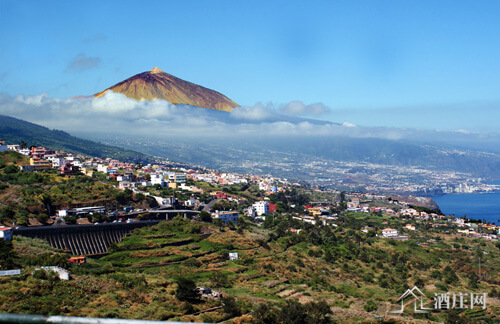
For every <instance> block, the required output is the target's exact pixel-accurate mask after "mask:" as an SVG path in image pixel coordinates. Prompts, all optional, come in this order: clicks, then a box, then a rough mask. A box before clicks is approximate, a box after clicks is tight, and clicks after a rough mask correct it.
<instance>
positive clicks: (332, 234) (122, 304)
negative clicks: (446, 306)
mask: <svg viewBox="0 0 500 324" xmlns="http://www.w3.org/2000/svg"><path fill="white" fill-rule="evenodd" d="M383 222H387V223H389V224H388V225H389V226H394V227H395V228H397V227H398V226H400V224H401V222H400V221H399V220H398V219H395V218H388V217H381V216H377V215H366V214H365V215H360V214H351V215H347V216H345V219H344V220H343V221H341V222H340V224H339V226H338V227H333V226H315V225H311V224H307V223H300V222H296V221H294V220H292V219H291V218H289V217H286V216H280V217H277V218H276V219H275V220H274V221H270V222H268V221H266V224H265V225H264V226H255V225H253V224H251V223H249V222H248V221H243V222H241V223H240V224H239V226H238V227H234V226H228V227H224V226H220V225H219V226H215V225H214V224H208V223H200V222H192V221H189V220H186V219H183V218H181V217H178V218H175V219H174V220H173V221H171V222H162V223H160V224H158V225H155V226H152V227H145V228H141V229H137V230H136V231H134V232H133V233H132V234H131V235H130V236H127V237H125V238H124V240H123V242H122V243H119V244H117V245H114V246H112V251H111V253H109V254H108V255H107V256H104V257H102V258H100V259H96V260H93V259H88V263H87V264H83V265H80V266H76V265H70V264H68V263H67V262H64V258H62V257H61V255H60V254H58V253H54V252H51V251H49V250H47V251H46V252H45V253H42V252H38V254H37V257H33V258H27V257H26V256H27V254H28V253H31V252H29V251H26V250H27V247H26V246H27V245H28V246H30V245H31V246H34V245H37V246H40V247H41V246H42V245H41V243H40V242H33V243H32V244H29V242H26V241H27V239H25V238H16V239H15V240H14V244H13V248H14V251H16V252H17V255H13V254H10V255H11V256H12V257H10V258H9V259H8V260H6V261H5V262H4V263H6V264H5V266H6V267H9V266H11V267H13V266H16V265H18V266H28V265H42V263H44V265H45V264H46V265H55V264H58V265H61V266H64V267H66V268H68V269H69V270H70V272H71V274H72V277H73V279H72V280H71V281H69V282H64V281H57V280H54V279H53V278H51V277H47V276H45V277H43V276H41V275H40V274H33V275H32V276H31V275H29V274H24V275H22V276H19V277H18V278H17V279H15V280H12V279H7V278H0V311H1V312H14V313H31V314H58V315H67V316H91V317H108V318H137V319H154V320H174V321H186V322H190V321H202V322H210V323H216V322H221V321H230V322H233V323H330V322H349V323H350V322H362V321H365V322H366V321H370V320H373V318H379V319H384V320H385V321H386V322H392V323H394V322H401V323H409V322H411V323H424V322H426V323H428V322H429V321H431V322H434V321H435V322H443V321H450V320H452V319H453V318H454V319H455V321H456V320H463V321H467V320H468V321H475V322H478V321H484V322H492V321H493V320H494V319H495V318H498V316H499V315H500V308H499V302H500V300H499V299H498V296H499V294H498V291H499V288H500V287H499V282H498V274H499V271H500V269H499V266H498V263H496V262H494V260H496V259H497V258H498V257H499V253H500V252H499V249H498V247H495V245H494V243H493V242H481V243H480V242H479V241H477V240H475V239H470V238H464V237H461V236H457V235H443V234H440V233H438V232H433V231H431V230H429V231H428V232H427V234H425V235H422V234H420V235H418V234H410V236H411V238H410V240H408V241H406V242H401V241H394V240H388V239H383V238H379V237H376V236H375V232H373V231H369V232H368V233H363V232H361V231H360V225H359V224H361V223H364V224H369V225H371V226H374V227H375V228H380V226H386V225H385V224H383ZM398 224H399V225H398ZM289 228H301V229H302V231H301V232H300V233H299V234H294V233H291V232H290V231H289V230H288V229H289ZM417 240H418V241H420V242H427V243H426V246H421V245H419V244H417V242H416V241H417ZM27 243H28V244H27ZM7 248H8V247H7ZM7 248H6V249H7ZM478 251H484V252H485V254H484V256H482V268H481V270H479V269H478V265H477V262H476V259H477V255H478V254H477V253H478ZM229 252H238V254H239V260H228V253H229ZM47 255H49V256H50V255H52V256H50V257H48V256H47ZM49 263H50V264H49ZM414 285H416V286H418V287H420V289H421V290H422V291H423V292H424V294H425V295H426V296H434V293H443V292H446V291H449V292H453V293H455V292H459V291H460V292H487V293H488V304H487V308H486V309H485V310H483V309H481V308H478V307H475V308H474V309H465V310H459V311H444V310H443V311H435V312H431V313H427V314H415V313H413V310H412V308H413V307H412V306H411V305H410V304H408V307H406V309H405V312H404V313H403V314H402V315H394V314H391V313H390V311H391V310H394V309H396V308H397V307H398V304H397V299H398V297H399V296H400V295H401V294H402V293H403V292H404V291H405V290H406V289H408V288H411V287H413V286H414ZM196 286H201V287H208V288H211V289H215V290H218V291H222V292H223V293H224V297H223V298H222V301H219V299H218V298H215V299H201V298H199V296H198V295H197V294H196V293H194V291H193V290H194V289H193V288H194V287H196ZM20 299H22V300H23V301H24V302H23V303H19V302H15V301H16V300H20ZM429 299H430V300H429V303H431V302H432V299H431V298H429ZM42 301H43V302H42ZM464 323H465V322H464Z"/></svg>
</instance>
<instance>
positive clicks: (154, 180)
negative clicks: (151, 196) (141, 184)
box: [151, 173, 165, 187]
mask: <svg viewBox="0 0 500 324" xmlns="http://www.w3.org/2000/svg"><path fill="white" fill-rule="evenodd" d="M151 185H153V186H156V185H160V186H162V187H165V179H164V178H163V175H161V174H159V173H152V174H151Z"/></svg>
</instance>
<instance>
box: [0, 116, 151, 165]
mask: <svg viewBox="0 0 500 324" xmlns="http://www.w3.org/2000/svg"><path fill="white" fill-rule="evenodd" d="M0 139H1V140H3V141H5V142H7V143H9V144H18V143H21V142H22V141H24V142H25V143H26V144H27V145H28V146H32V145H35V146H37V145H42V146H47V147H49V148H51V149H54V150H64V151H68V152H72V153H79V154H85V155H90V156H95V157H101V158H106V157H110V158H116V159H120V160H123V161H149V160H150V158H149V157H148V156H147V155H145V154H142V153H139V152H135V151H132V150H125V149H121V148H118V147H115V146H109V145H104V144H100V143H96V142H93V141H89V140H84V139H81V138H78V137H74V136H71V135H70V134H68V133H66V132H63V131H60V130H50V129H48V128H47V127H43V126H40V125H37V124H33V123H30V122H26V121H23V120H21V119H17V118H13V117H8V116H3V115H0Z"/></svg>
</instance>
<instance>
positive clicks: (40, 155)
mask: <svg viewBox="0 0 500 324" xmlns="http://www.w3.org/2000/svg"><path fill="white" fill-rule="evenodd" d="M30 153H31V157H32V158H34V159H44V158H45V155H48V154H54V152H53V151H51V150H47V149H46V148H45V147H42V146H39V147H35V146H33V147H32V148H31V152H30Z"/></svg>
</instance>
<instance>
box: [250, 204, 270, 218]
mask: <svg viewBox="0 0 500 324" xmlns="http://www.w3.org/2000/svg"><path fill="white" fill-rule="evenodd" d="M252 207H253V208H254V209H255V213H256V214H257V216H261V215H263V214H269V202H267V201H257V202H255V203H254V204H253V205H252Z"/></svg>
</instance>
